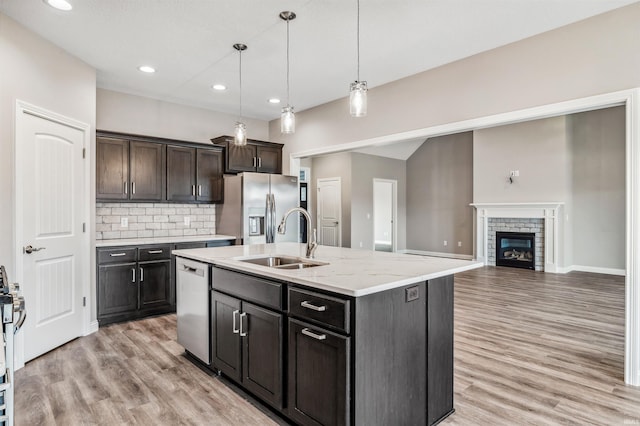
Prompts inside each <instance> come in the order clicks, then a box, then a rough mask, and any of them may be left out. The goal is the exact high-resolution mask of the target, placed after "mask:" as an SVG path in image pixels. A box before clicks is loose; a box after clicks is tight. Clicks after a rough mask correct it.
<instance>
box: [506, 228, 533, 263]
mask: <svg viewBox="0 0 640 426" xmlns="http://www.w3.org/2000/svg"><path fill="white" fill-rule="evenodd" d="M535 238H536V234H535V233H533V232H496V266H510V267H512V268H524V269H535Z"/></svg>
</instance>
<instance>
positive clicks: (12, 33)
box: [0, 14, 96, 318]
mask: <svg viewBox="0 0 640 426" xmlns="http://www.w3.org/2000/svg"><path fill="white" fill-rule="evenodd" d="M0 64H2V66H1V67H0V200H2V202H0V235H2V236H3V238H2V239H1V241H0V264H4V265H5V266H6V267H7V268H8V270H7V273H8V274H9V275H10V277H9V278H10V279H11V277H13V276H15V271H14V270H13V267H14V264H15V261H16V259H14V252H15V249H14V244H13V227H14V221H13V214H14V206H15V197H14V189H13V185H14V181H13V176H14V161H13V158H14V150H13V145H14V136H15V133H14V131H15V129H14V126H15V108H16V100H18V99H19V100H22V101H25V102H28V103H30V104H33V105H36V106H39V107H41V108H45V109H48V110H50V111H53V112H56V113H58V114H62V115H65V116H67V117H70V118H74V119H76V120H78V121H81V122H84V123H87V124H89V125H90V126H91V144H92V146H91V147H90V149H89V154H90V158H91V161H95V160H94V159H95V155H94V149H93V147H94V146H95V131H94V130H95V123H96V120H95V117H96V73H95V70H94V69H93V68H92V67H90V66H89V65H87V64H85V63H84V62H82V61H80V60H78V59H76V58H75V57H73V56H71V55H69V54H68V53H66V52H65V51H63V50H62V49H60V48H58V47H56V46H54V45H53V44H51V43H49V42H48V41H47V40H45V39H43V38H41V37H39V36H37V35H35V34H34V33H32V32H30V31H28V30H27V29H26V28H24V27H23V26H21V25H20V24H18V23H17V22H15V21H14V20H12V19H11V18H9V17H7V16H5V15H3V14H0ZM88 178H90V179H91V187H92V188H95V176H93V175H92V176H90V177H88ZM91 198H92V199H93V198H95V196H94V194H92V196H91ZM89 202H90V204H91V209H92V211H94V209H95V202H94V201H92V200H89ZM91 216H93V214H91ZM92 256H93V255H92ZM93 257H95V256H93ZM93 296H94V295H92V300H95V299H94V298H93ZM92 318H95V310H94V312H93V315H92Z"/></svg>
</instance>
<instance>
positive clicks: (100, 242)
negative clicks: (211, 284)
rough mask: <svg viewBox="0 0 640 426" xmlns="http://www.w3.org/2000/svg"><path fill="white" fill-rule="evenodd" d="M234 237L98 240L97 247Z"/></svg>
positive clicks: (203, 236) (218, 239)
mask: <svg viewBox="0 0 640 426" xmlns="http://www.w3.org/2000/svg"><path fill="white" fill-rule="evenodd" d="M235 239H236V237H234V236H232V235H220V234H214V235H190V236H186V235H185V236H180V237H155V238H119V239H114V240H98V241H96V247H118V246H141V245H145V244H176V243H193V242H199V241H223V240H235Z"/></svg>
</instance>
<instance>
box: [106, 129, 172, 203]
mask: <svg viewBox="0 0 640 426" xmlns="http://www.w3.org/2000/svg"><path fill="white" fill-rule="evenodd" d="M164 161H165V153H164V145H158V144H155V143H150V142H140V141H129V140H127V139H119V138H113V137H100V136H99V137H97V138H96V198H97V199H98V200H122V201H125V200H136V201H161V200H162V199H163V198H164Z"/></svg>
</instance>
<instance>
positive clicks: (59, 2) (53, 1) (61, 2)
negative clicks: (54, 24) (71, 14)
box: [45, 0, 73, 12]
mask: <svg viewBox="0 0 640 426" xmlns="http://www.w3.org/2000/svg"><path fill="white" fill-rule="evenodd" d="M45 3H47V4H48V5H49V6H51V7H54V8H56V9H58V10H63V11H65V12H68V11H70V10H71V9H73V6H71V3H69V2H68V1H66V0H45Z"/></svg>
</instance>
